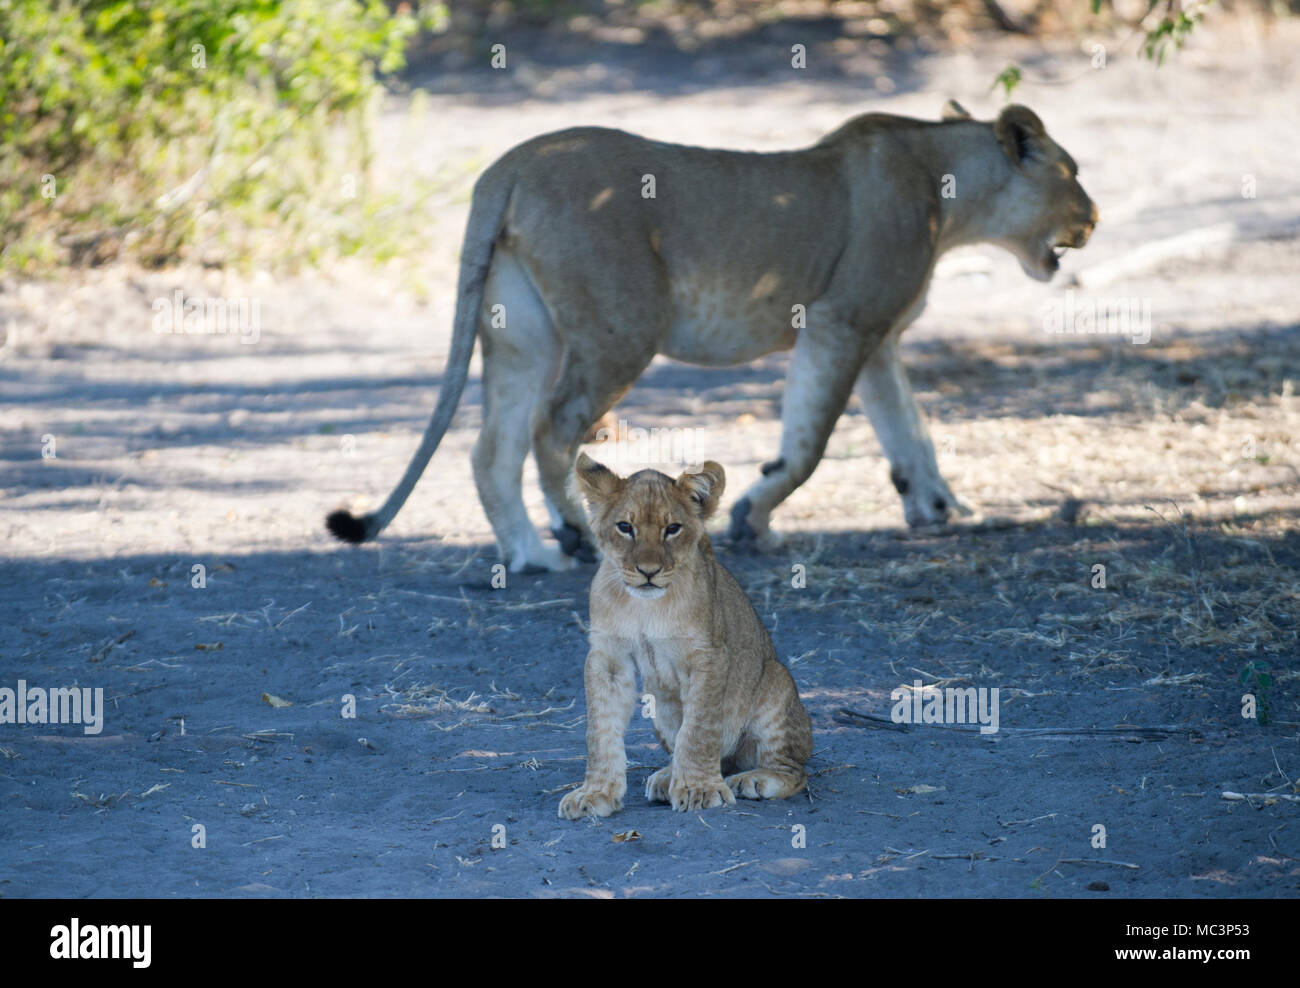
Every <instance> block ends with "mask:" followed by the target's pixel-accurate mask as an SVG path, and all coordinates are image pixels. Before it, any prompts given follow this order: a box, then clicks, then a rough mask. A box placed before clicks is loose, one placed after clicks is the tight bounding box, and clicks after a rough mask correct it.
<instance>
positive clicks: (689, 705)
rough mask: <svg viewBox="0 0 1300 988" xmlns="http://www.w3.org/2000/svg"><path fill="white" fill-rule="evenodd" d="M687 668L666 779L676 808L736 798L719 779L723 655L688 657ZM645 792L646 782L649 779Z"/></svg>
mask: <svg viewBox="0 0 1300 988" xmlns="http://www.w3.org/2000/svg"><path fill="white" fill-rule="evenodd" d="M687 664H688V668H689V669H690V672H689V673H688V676H687V681H686V684H685V687H684V689H683V696H682V726H681V729H680V730H678V732H677V740H676V745H675V747H674V749H673V762H672V765H671V766H670V772H669V781H668V802H669V803H670V804H671V805H672V808H673V809H675V810H678V811H683V812H684V811H686V810H708V809H712V808H713V807H715V806H721V805H722V804H723V803H727V804H734V803H735V802H736V797H735V794H733V793H732V791H731V790H730V789H728V788H727V784H726V783H725V782H724V781H723V780H722V720H721V717H720V712H721V710H722V702H723V696H724V694H725V691H726V685H727V681H726V669H727V662H726V659H725V657H723V656H718V657H715V658H712V659H709V658H706V657H705V656H704V654H703V653H698V652H697V653H694V654H692V655H691V656H689V657H688V658H687ZM646 788H647V792H648V791H649V789H650V787H649V785H648V784H647V787H646Z"/></svg>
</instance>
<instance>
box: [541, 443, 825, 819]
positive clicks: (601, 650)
mask: <svg viewBox="0 0 1300 988" xmlns="http://www.w3.org/2000/svg"><path fill="white" fill-rule="evenodd" d="M574 476H575V480H576V484H577V486H578V488H579V489H580V490H581V492H582V493H583V494H584V495H585V496H586V498H587V499H588V502H589V504H590V505H591V508H592V511H593V526H592V527H593V531H594V532H595V535H596V540H597V542H598V544H599V546H600V548H601V551H602V554H603V559H602V562H601V564H600V568H599V569H598V570H597V571H596V577H595V579H594V580H593V581H592V584H591V631H590V651H589V652H588V654H587V665H586V672H585V680H586V690H587V772H586V777H585V779H584V781H583V783H582V785H581V786H580V787H579V788H578V789H576V790H574V791H573V792H571V793H568V794H567V795H566V796H565V797H564V798H563V799H562V800H561V801H560V810H559V815H560V816H561V817H564V818H566V819H569V820H577V819H580V818H582V817H584V816H608V815H609V814H611V813H613V812H615V811H617V810H619V809H621V808H622V806H623V796H624V794H625V793H626V790H627V758H626V754H625V751H624V746H623V734H624V731H625V730H626V728H627V723H628V719H629V718H630V717H631V715H632V711H633V708H634V707H636V706H637V700H638V696H637V692H636V676H637V673H638V672H639V673H640V675H641V679H642V703H643V704H644V703H645V702H646V701H645V697H646V696H647V695H648V696H649V697H651V698H653V704H654V727H655V733H656V734H657V735H658V736H659V740H660V742H661V743H662V744H663V746H664V748H665V750H666V751H667V752H668V753H669V754H670V755H671V756H672V761H671V763H670V764H669V765H667V766H666V767H664V768H662V769H660V770H659V771H657V772H655V773H654V774H653V775H651V776H650V778H649V779H648V780H647V782H646V798H647V799H649V800H651V801H653V802H667V803H669V804H671V805H672V807H673V809H675V810H692V809H708V808H710V807H714V806H719V805H721V804H722V803H734V802H735V798H736V797H737V796H739V797H742V798H746V799H781V798H784V797H786V796H792V795H794V794H795V793H797V792H799V791H800V790H802V789H803V787H804V785H805V783H806V781H807V780H806V776H805V774H804V766H805V764H806V763H807V761H808V759H809V758H810V757H811V756H812V725H811V722H810V721H809V719H808V713H807V711H805V710H804V707H803V704H802V703H801V702H800V701H799V693H798V690H796V688H795V684H794V680H793V679H792V678H791V676H790V673H789V671H788V670H787V669H786V668H785V666H783V665H782V664H781V662H780V660H779V659H778V658H777V656H776V649H775V648H774V647H773V645H772V639H771V638H770V637H769V636H768V634H767V630H766V629H765V628H764V627H763V624H762V622H761V621H760V620H759V617H758V614H757V613H755V611H754V608H753V607H752V606H751V605H750V603H749V600H748V598H747V597H746V596H745V592H744V591H743V590H742V589H741V588H740V584H738V583H737V582H736V580H735V578H734V577H733V576H732V575H731V574H730V573H729V572H727V570H726V569H725V568H723V566H722V564H721V563H719V562H718V561H717V559H716V558H715V557H714V555H713V548H712V546H711V545H710V543H709V537H708V535H707V534H706V533H705V530H704V522H705V520H706V519H707V518H708V517H709V515H711V514H712V513H713V511H714V510H715V509H716V508H717V505H718V500H719V498H720V497H721V496H722V491H723V488H724V486H725V484H726V476H725V474H724V473H723V470H722V467H720V466H719V465H718V464H716V463H712V462H710V463H705V464H704V466H703V467H702V468H700V469H699V470H697V471H687V472H686V473H683V474H682V475H681V476H680V477H678V478H677V480H675V481H674V480H673V479H672V478H670V477H668V476H666V475H664V474H662V473H658V472H657V471H654V470H642V471H641V472H640V473H637V474H633V475H632V476H631V477H629V478H627V479H626V480H624V479H623V478H620V477H618V476H616V475H615V474H614V473H613V472H611V471H610V470H608V469H606V468H605V467H603V466H601V465H600V464H598V463H595V462H594V461H593V460H591V459H590V458H589V457H588V456H587V455H586V454H582V455H580V456H579V458H578V465H577V470H576V473H575V475H574ZM620 525H624V526H628V528H629V529H630V531H620ZM672 526H679V527H678V528H677V529H676V530H674V529H673V528H672Z"/></svg>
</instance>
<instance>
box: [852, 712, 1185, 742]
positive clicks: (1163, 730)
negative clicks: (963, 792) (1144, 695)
mask: <svg viewBox="0 0 1300 988" xmlns="http://www.w3.org/2000/svg"><path fill="white" fill-rule="evenodd" d="M831 719H832V720H834V721H835V722H836V723H837V724H845V725H847V726H849V727H863V728H874V729H877V730H885V731H913V730H921V729H928V730H936V731H955V732H956V733H958V734H967V735H974V736H976V737H987V738H996V737H999V736H1006V737H1013V738H1029V739H1037V740H1043V741H1057V740H1059V741H1064V740H1070V739H1077V738H1089V737H1093V738H1100V739H1102V740H1107V741H1167V740H1172V739H1174V738H1179V737H1187V738H1189V739H1193V738H1202V739H1203V738H1204V735H1203V734H1202V733H1201V732H1200V731H1198V730H1196V729H1195V728H1191V727H1179V726H1177V725H1175V724H1163V725H1159V726H1156V727H999V728H998V729H997V732H996V733H994V734H981V733H980V725H979V724H970V725H967V724H896V723H895V722H894V721H893V720H891V719H890V718H888V717H881V716H878V715H877V714H864V713H860V712H859V711H857V710H850V709H848V708H847V707H841V708H840V709H839V710H837V711H835V713H834V714H832V715H831Z"/></svg>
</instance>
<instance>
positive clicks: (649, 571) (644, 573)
mask: <svg viewBox="0 0 1300 988" xmlns="http://www.w3.org/2000/svg"><path fill="white" fill-rule="evenodd" d="M661 569H663V567H662V566H656V567H655V568H654V569H646V568H645V567H644V566H641V565H638V566H637V568H636V571H637V572H638V573H640V574H641V575H642V576H644V577H645V578H646V579H647V580H649V579H650V577H652V576H654V575H655V574H656V573H658V572H659V571H660V570H661Z"/></svg>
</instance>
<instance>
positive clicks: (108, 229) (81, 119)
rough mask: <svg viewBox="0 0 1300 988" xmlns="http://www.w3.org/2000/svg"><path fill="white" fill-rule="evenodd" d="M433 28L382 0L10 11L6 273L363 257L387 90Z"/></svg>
mask: <svg viewBox="0 0 1300 988" xmlns="http://www.w3.org/2000/svg"><path fill="white" fill-rule="evenodd" d="M434 17H440V18H445V9H442V8H440V7H437V8H431V9H430V11H429V13H428V15H426V17H425V19H426V21H429V22H431V21H432V19H433V18H434ZM418 25H419V19H418V18H417V17H416V16H415V15H414V14H412V13H411V12H410V5H409V4H403V5H402V6H401V7H400V8H399V9H398V12H397V13H391V12H390V11H389V10H388V8H387V7H386V6H385V5H384V4H383V3H381V2H379V0H365V2H362V0H285V2H282V3H276V2H271V0H80V2H75V3H74V2H69V0H0V237H2V238H3V240H2V242H3V249H2V251H0V262H2V264H3V266H4V267H10V268H12V267H18V268H20V269H21V268H31V267H35V266H39V265H41V264H43V263H47V262H57V261H61V260H65V259H70V260H73V261H78V260H84V261H91V262H94V261H98V260H103V259H106V258H108V257H113V256H117V255H119V254H121V253H123V252H126V253H129V254H133V255H135V256H137V257H139V258H140V259H142V260H144V261H146V262H153V263H162V262H166V261H170V260H173V259H175V258H177V257H178V256H180V255H182V254H184V253H186V252H187V251H189V250H190V249H192V248H196V247H198V248H200V249H201V252H202V253H203V254H204V256H205V258H208V257H215V258H217V259H218V260H220V261H228V260H231V259H241V260H258V259H259V258H258V257H257V255H258V254H259V253H262V252H267V251H270V250H272V249H273V250H274V251H275V252H276V253H277V254H278V255H279V256H280V257H281V258H282V259H283V257H284V252H285V251H286V250H287V251H288V252H289V254H290V255H292V256H293V257H298V258H303V257H306V258H307V259H310V256H311V255H313V254H319V253H320V252H321V251H327V250H330V249H333V248H336V247H341V248H342V249H356V248H357V247H358V246H359V245H358V244H357V243H356V236H355V234H356V230H357V229H358V228H359V224H360V225H364V219H365V215H366V214H367V213H368V212H370V213H373V211H374V210H375V209H376V208H377V206H376V203H375V202H374V201H373V200H372V199H370V198H368V197H367V196H366V195H364V184H365V183H364V182H363V180H362V179H363V176H364V174H365V172H366V169H367V168H368V165H369V153H370V139H369V128H368V126H367V116H368V111H369V110H370V108H371V107H372V106H373V102H374V100H375V98H376V97H377V96H378V94H379V93H380V87H379V85H378V83H377V82H376V80H375V74H376V72H377V71H378V72H390V71H393V70H395V69H398V68H400V67H401V65H402V64H403V52H404V48H405V44H406V42H407V39H408V38H409V37H410V36H411V34H412V33H413V32H414V31H415V30H416V29H417V27H418ZM339 125H342V126H341V131H342V135H343V136H342V139H340V133H339V132H340V126H339ZM349 179H350V180H351V184H352V186H355V187H356V189H357V194H356V196H355V198H353V197H352V196H350V195H348V190H349ZM327 201H332V204H333V206H332V207H327V206H324V205H323V203H325V202H327ZM218 210H220V213H219V215H218ZM322 211H323V212H324V214H325V215H326V216H327V217H331V218H333V219H334V220H335V222H334V223H333V225H332V227H331V224H329V223H324V224H322V223H321V222H320V221H321V218H322V216H321V214H322ZM349 211H351V212H352V213H353V214H354V215H353V216H352V217H350V218H349V217H348V216H347V215H346V214H347V213H348V212H349ZM309 222H310V226H307V224H308V223H309ZM321 226H323V227H324V229H323V230H321V229H319V227H321ZM268 228H270V229H271V230H274V229H276V228H279V230H280V233H281V234H282V235H281V236H279V237H269V238H268V237H267V236H266V234H267V232H268ZM272 242H274V247H273V248H272V247H271V243H272ZM304 252H305V253H304Z"/></svg>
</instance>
